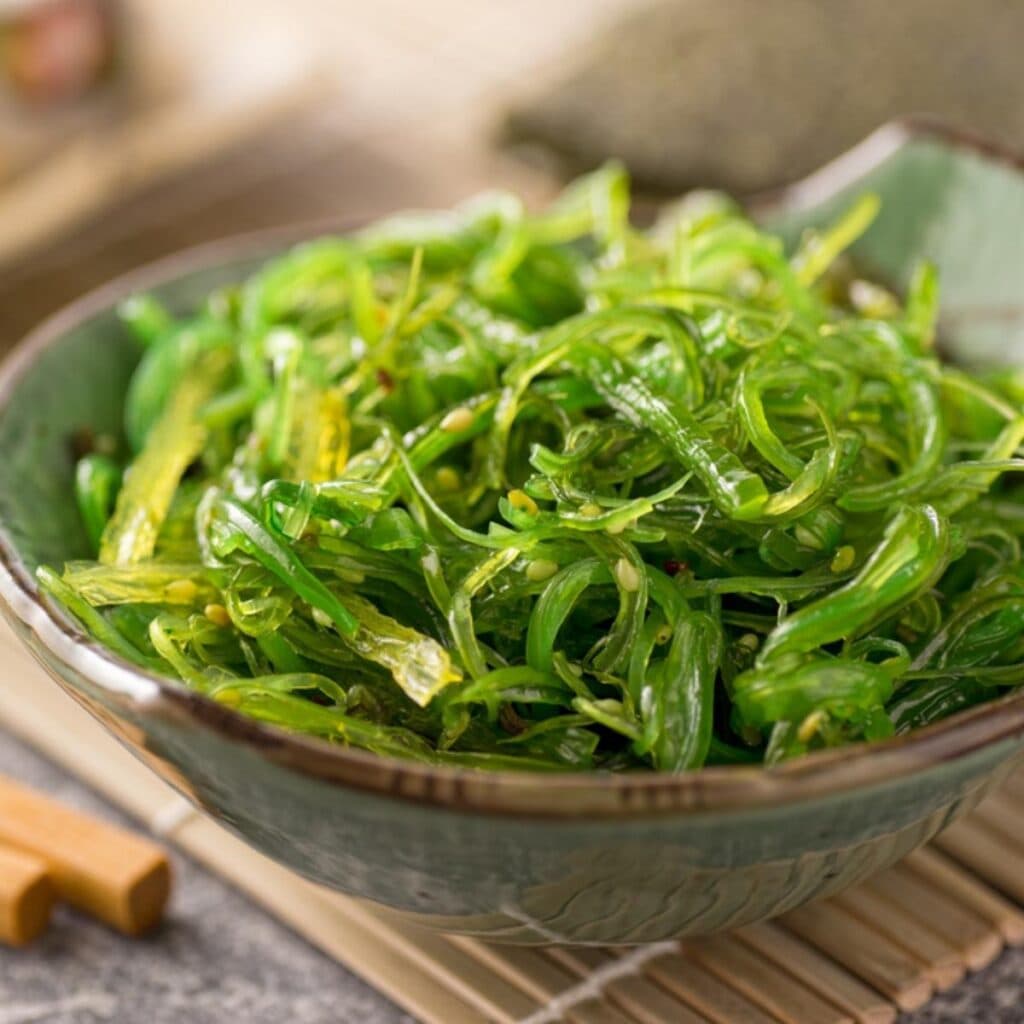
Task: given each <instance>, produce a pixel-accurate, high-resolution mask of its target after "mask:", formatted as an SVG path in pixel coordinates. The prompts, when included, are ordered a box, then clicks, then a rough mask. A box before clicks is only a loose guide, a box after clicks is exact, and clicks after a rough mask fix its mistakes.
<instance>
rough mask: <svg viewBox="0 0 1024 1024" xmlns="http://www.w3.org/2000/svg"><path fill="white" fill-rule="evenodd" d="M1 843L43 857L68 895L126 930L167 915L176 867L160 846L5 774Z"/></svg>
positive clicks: (144, 927) (0, 793) (0, 789)
mask: <svg viewBox="0 0 1024 1024" xmlns="http://www.w3.org/2000/svg"><path fill="white" fill-rule="evenodd" d="M0 843H2V844H7V845H8V846H11V847H14V848H16V849H18V850H21V851H24V852H27V853H29V854H31V855H33V856H34V857H37V858H39V860H41V861H43V862H44V863H45V864H46V866H47V867H48V868H49V871H50V874H51V876H52V878H53V883H54V886H55V887H56V890H57V895H58V896H59V897H60V898H61V899H62V900H65V901H66V902H68V903H70V904H71V905H72V906H74V907H77V908H78V909H80V910H83V911H85V912H86V913H87V914H91V915H92V916H93V917H96V918H99V920H101V921H103V922H105V923H106V924H108V925H110V926H111V927H113V928H116V929H117V930H118V931H120V932H124V933H125V934H126V935H139V934H141V933H143V932H145V931H148V930H149V929H150V928H152V927H153V926H154V925H156V924H157V923H158V922H159V920H160V918H161V916H162V914H163V910H164V907H165V906H166V904H167V898H168V896H169V895H170V888H171V869H170V864H169V862H168V860H167V856H166V855H165V854H164V852H163V850H161V849H160V847H158V846H156V845H155V844H154V843H151V842H149V841H148V840H146V839H143V838H141V837H140V836H137V835H134V834H133V833H131V832H127V831H125V830H124V829H121V828H117V827H116V826H114V825H110V824H108V823H106V822H102V821H99V820H97V819H95V818H91V817H89V816H87V815H85V814H81V813H79V812H78V811H73V810H71V809H70V808H69V807H65V806H64V805H63V804H59V803H57V802H55V801H53V800H50V799H49V798H47V797H45V796H42V795H41V794H39V793H37V792H35V791H34V790H31V789H28V788H27V787H25V786H22V785H20V784H18V783H16V782H14V781H12V780H11V779H9V778H6V777H5V776H2V775H0Z"/></svg>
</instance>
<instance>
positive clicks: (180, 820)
mask: <svg viewBox="0 0 1024 1024" xmlns="http://www.w3.org/2000/svg"><path fill="white" fill-rule="evenodd" d="M198 813H199V812H198V811H197V810H196V809H195V808H194V807H193V806H192V805H191V804H190V803H189V802H188V801H187V800H186V799H185V798H184V797H183V796H174V797H171V798H170V799H169V800H168V801H167V803H165V804H164V805H163V807H160V808H159V809H158V810H156V811H155V812H154V813H153V814H152V815H150V818H149V830H150V832H152V833H153V835H156V836H160V838H161V839H173V838H174V834H175V833H176V832H177V831H178V829H179V828H181V826H182V825H184V824H185V822H187V821H191V820H192V819H193V818H195V817H197V816H198Z"/></svg>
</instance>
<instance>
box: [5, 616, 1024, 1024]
mask: <svg viewBox="0 0 1024 1024" xmlns="http://www.w3.org/2000/svg"><path fill="white" fill-rule="evenodd" d="M0 726H2V727H3V728H5V729H7V730H9V731H10V732H13V733H15V734H16V735H18V736H20V737H21V738H23V739H25V740H27V741H28V742H30V743H32V744H33V745H34V746H36V747H37V748H38V749H39V750H40V751H42V752H43V753H44V754H46V755H47V756H49V757H50V758H52V759H53V760H55V761H57V762H58V763H60V764H61V765H63V766H64V767H65V768H67V769H68V770H69V771H71V772H73V773H75V774H77V775H78V776H80V777H81V778H82V779H83V780H85V781H86V782H87V783H88V784H90V785H91V786H93V787H94V788H95V789H97V790H98V791H99V792H101V793H102V794H103V795H105V796H106V797H107V798H108V799H110V800H111V801H112V802H113V803H115V804H117V805H118V806H120V807H121V808H123V809H124V810H126V811H127V812H129V813H130V814H132V815H134V816H136V817H137V818H139V819H140V820H141V821H142V822H143V823H144V824H146V825H147V826H148V827H150V828H151V829H153V830H154V831H156V832H157V833H158V834H160V835H162V836H163V837H164V838H165V839H166V840H168V841H171V842H173V843H175V844H176V845H178V846H179V847H180V848H181V849H182V850H183V851H185V852H186V853H188V854H189V855H190V856H192V857H193V858H194V859H196V860H197V861H199V862H201V863H202V864H204V865H206V866H207V867H208V868H210V869H211V870H213V871H215V872H217V873H219V874H221V875H223V876H224V877H225V878H227V879H228V880H229V881H231V882H232V883H234V884H235V885H236V886H237V887H238V888H239V889H241V890H242V891H244V892H245V893H246V894H247V895H248V896H250V897H251V898H252V899H253V900H254V901H255V902H257V903H259V904H261V905H262V906H263V907H265V908H266V909H267V910H268V911H269V912H270V913H272V914H274V915H275V916H276V917H277V918H278V919H279V920H281V921H282V922H283V923H284V924H286V925H287V926H289V927H290V928H292V929H294V930H295V931H296V932H298V933H299V934H301V935H303V936H304V937H305V938H306V939H307V940H308V941H310V942H311V943H312V944H314V945H316V946H317V947H318V948H320V949H321V950H323V951H324V952H325V953H327V954H328V955H330V956H332V957H333V958H335V959H336V960H337V961H338V962H340V963H342V964H344V965H345V966H346V967H347V968H348V969H349V970H352V971H353V972H355V973H356V974H359V975H360V976H361V977H363V978H364V979H365V980H366V981H367V982H369V983H370V984H371V985H373V986H374V987H376V988H377V989H378V990H379V991H381V992H382V993H384V994H385V995H386V996H388V997H389V998H390V999H392V1000H393V1001H394V1002H396V1003H398V1004H399V1005H401V1006H402V1007H403V1008H404V1009H406V1010H407V1011H408V1012H409V1013H411V1014H412V1015H414V1016H415V1017H416V1019H418V1020H421V1021H424V1022H425V1024H483V1022H495V1024H560V1022H565V1024H893V1022H894V1021H895V1019H896V1017H897V1015H898V1013H899V1012H900V1011H912V1010H914V1009H917V1008H919V1007H921V1006H923V1005H924V1004H925V1003H927V1001H928V999H929V998H930V997H931V995H932V993H933V992H934V991H937V990H941V989H943V988H946V987H948V986H950V985H952V984H955V983H956V981H958V980H959V979H960V978H962V977H963V976H964V974H965V973H967V972H968V971H974V970H978V969H981V968H983V967H985V966H986V965H988V964H989V963H991V962H992V960H994V959H995V957H996V956H998V954H999V953H1000V951H1001V950H1002V949H1003V948H1004V947H1005V946H1007V945H1021V944H1024V910H1022V905H1024V871H1021V867H1022V865H1024V773H1019V774H1017V775H1015V776H1014V777H1013V778H1012V779H1011V780H1010V781H1009V782H1008V784H1007V785H1006V786H1005V787H1004V788H1003V789H1002V790H1001V791H1000V793H998V794H997V795H995V796H994V797H991V798H990V799H989V801H987V802H986V803H985V804H983V805H982V807H981V808H980V809H979V811H978V812H976V813H975V814H974V815H972V816H971V817H970V818H968V819H967V820H965V821H962V822H959V823H957V824H956V825H953V826H952V827H951V828H950V829H949V830H947V831H946V832H945V833H943V835H942V836H940V837H938V838H937V839H936V840H935V841H934V842H933V843H932V844H931V845H930V846H928V847H926V848H924V849H922V850H918V851H917V852H915V853H913V854H911V855H910V856H909V857H907V858H906V860H905V861H904V862H903V863H902V864H900V865H898V866H896V867H895V868H890V869H889V870H888V871H885V872H883V873H882V874H880V875H878V876H876V877H875V878H874V879H872V880H870V881H868V882H865V883H862V884H861V885H859V886H857V887H856V888H855V889H853V890H849V891H848V892H847V893H846V894H841V895H839V896H837V897H834V898H832V899H829V900H825V901H822V902H819V903H816V904H812V905H810V906H807V907H801V908H799V909H798V910H795V911H791V912H790V913H788V914H786V915H785V916H783V917H782V918H780V919H779V920H778V921H775V922H769V923H764V924H758V925H752V926H749V927H746V928H743V929H740V930H739V931H738V932H736V933H734V934H732V935H728V936H717V937H714V938H711V939H705V940H692V941H690V942H686V943H670V942H663V943H658V944H656V945H655V946H651V947H638V948H635V949H630V950H622V949H617V950H611V949H599V948H590V947H587V948H582V947H551V948H547V949H539V948H525V947H503V946H496V945H489V944H487V943H485V942H481V941H479V940H477V939H469V938H461V937H450V936H444V935H441V934H438V933H435V932H429V931H425V930H423V929H420V928H418V927H416V926H415V925H412V924H410V923H408V922H407V921H406V920H405V919H404V918H402V917H401V916H400V915H398V914H396V913H395V912H393V911H389V910H387V909H384V908H379V907H374V906H371V905H369V904H366V903H362V902H360V901H357V900H353V899H350V898H348V897H344V896H341V895H339V894H337V893H333V892H329V891H327V890H325V889H322V888H319V887H317V886H315V885H312V884H311V883H309V882H307V881H304V880H303V879H300V878H298V877H296V876H295V875H293V874H292V873H291V872H289V871H288V870H287V869H286V868H283V867H281V866H280V865H278V864H276V863H274V862H272V861H270V860H268V859H267V858H265V857H263V856H262V855H261V854H259V853H257V852H256V851H254V850H252V849H251V848H250V847H248V846H246V845H245V844H244V843H243V842H241V841H240V840H239V839H237V838H235V837H234V836H232V835H230V834H229V833H227V832H225V831H224V830H223V829H222V828H221V827H220V826H218V825H217V824H215V823H214V822H213V821H211V820H210V819H208V818H206V817H204V816H202V815H201V814H200V813H199V812H197V811H195V810H194V809H193V808H191V806H190V805H188V804H187V803H186V802H185V801H184V800H183V799H182V798H181V797H180V796H178V795H177V794H175V793H173V792H172V791H171V790H170V789H169V788H168V787H167V785H166V784H165V783H163V782H162V781H160V780H159V779H158V778H157V777H156V776H155V775H154V774H152V773H151V772H149V771H148V770H147V769H146V768H145V767H144V766H143V765H141V764H140V763H139V762H138V761H137V760H136V759H135V758H134V757H133V756H132V755H131V754H129V753H128V751H126V750H125V749H124V748H123V747H121V746H120V744H118V743H117V742H116V741H115V740H114V739H112V738H111V737H110V736H109V735H108V734H107V733H106V732H105V731H104V730H103V729H102V728H101V727H100V726H99V725H98V723H96V722H94V721H93V720H92V719H91V718H90V717H89V716H88V714H87V713H86V712H85V711H83V710H82V709H81V708H80V707H78V706H77V704H75V702H74V701H73V700H71V699H70V698H69V697H67V696H66V695H65V694H63V693H62V692H61V691H60V690H59V689H58V688H57V687H56V686H55V685H54V684H52V683H51V682H49V681H48V680H47V679H46V677H45V676H44V675H43V673H42V671H41V669H39V668H38V667H37V666H36V664H35V663H34V662H33V661H32V660H31V658H30V657H29V655H28V654H27V652H25V651H24V650H22V649H21V648H20V647H17V646H16V643H15V641H14V640H13V637H11V635H10V633H9V630H8V629H7V628H6V627H5V626H3V627H0Z"/></svg>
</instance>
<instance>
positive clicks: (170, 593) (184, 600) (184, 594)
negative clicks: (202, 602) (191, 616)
mask: <svg viewBox="0 0 1024 1024" xmlns="http://www.w3.org/2000/svg"><path fill="white" fill-rule="evenodd" d="M198 594H199V588H198V587H197V586H196V585H195V583H193V582H192V580H186V579H180V580H174V581H172V582H171V583H168V584H167V586H166V587H164V597H165V598H166V599H167V600H168V601H169V602H170V603H171V604H191V603H192V602H193V601H194V600H195V599H196V596H197V595H198Z"/></svg>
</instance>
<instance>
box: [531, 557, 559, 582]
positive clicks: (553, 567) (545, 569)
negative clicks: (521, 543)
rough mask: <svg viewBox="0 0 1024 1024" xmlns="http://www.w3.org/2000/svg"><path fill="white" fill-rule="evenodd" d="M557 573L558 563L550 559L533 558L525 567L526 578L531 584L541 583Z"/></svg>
mask: <svg viewBox="0 0 1024 1024" xmlns="http://www.w3.org/2000/svg"><path fill="white" fill-rule="evenodd" d="M556 572H558V563H557V562H553V561H551V559H550V558H535V559H534V560H533V561H532V562H530V563H528V564H527V566H526V578H527V579H528V580H530V581H531V582H532V583H541V582H542V581H543V580H547V579H550V578H551V577H552V576H554V575H555V573H556Z"/></svg>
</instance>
